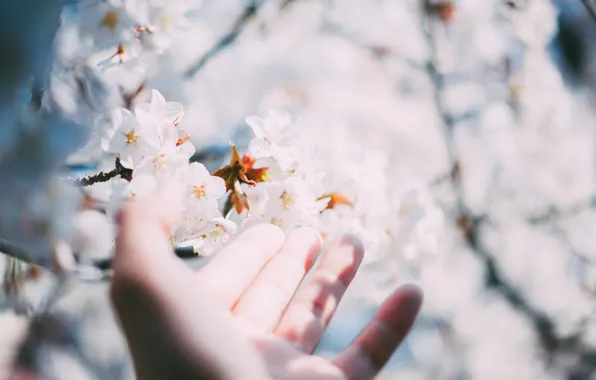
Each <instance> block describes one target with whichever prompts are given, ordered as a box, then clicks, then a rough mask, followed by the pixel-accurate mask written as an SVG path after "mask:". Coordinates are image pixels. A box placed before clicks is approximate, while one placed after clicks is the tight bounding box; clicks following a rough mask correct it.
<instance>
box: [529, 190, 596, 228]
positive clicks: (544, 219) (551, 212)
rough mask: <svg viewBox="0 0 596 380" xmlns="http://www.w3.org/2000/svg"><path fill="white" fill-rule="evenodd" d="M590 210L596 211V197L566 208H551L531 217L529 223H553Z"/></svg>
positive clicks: (593, 196)
mask: <svg viewBox="0 0 596 380" xmlns="http://www.w3.org/2000/svg"><path fill="white" fill-rule="evenodd" d="M589 209H596V195H592V196H591V197H590V198H588V199H587V200H583V201H580V202H577V203H575V204H572V205H569V206H566V207H563V206H550V207H549V208H548V209H547V210H546V211H545V212H542V213H539V214H537V215H533V216H529V217H528V218H527V221H528V223H530V224H534V225H535V224H543V223H548V222H552V221H554V220H556V219H558V218H565V217H571V216H576V215H577V214H579V213H581V212H583V211H586V210H589Z"/></svg>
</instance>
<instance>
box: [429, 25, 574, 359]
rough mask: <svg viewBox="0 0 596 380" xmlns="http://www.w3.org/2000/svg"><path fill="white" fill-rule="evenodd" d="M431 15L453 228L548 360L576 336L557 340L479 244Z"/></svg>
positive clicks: (480, 220)
mask: <svg viewBox="0 0 596 380" xmlns="http://www.w3.org/2000/svg"><path fill="white" fill-rule="evenodd" d="M433 21H435V20H433V16H432V15H431V14H429V15H428V19H427V25H426V28H424V35H425V37H426V41H427V43H428V45H429V47H430V51H431V60H430V61H429V62H428V64H427V73H428V76H429V77H430V80H431V82H432V83H433V85H434V90H435V91H434V99H435V103H436V107H437V109H438V112H439V114H440V116H441V120H442V124H443V131H444V141H445V147H446V150H447V155H448V161H449V165H450V167H451V168H452V169H451V173H450V176H449V179H450V181H451V185H452V187H453V192H454V194H455V197H456V215H457V217H456V220H457V226H458V227H459V229H460V230H461V231H462V233H463V237H464V240H465V242H466V243H467V245H468V247H469V248H470V249H471V250H472V252H473V253H474V254H475V255H476V257H478V258H479V259H480V260H481V261H482V263H483V264H484V268H485V275H486V277H485V286H486V287H487V288H488V289H492V290H494V291H495V292H496V293H497V294H499V295H501V296H502V297H503V298H504V299H505V300H506V301H507V302H508V303H509V305H510V306H511V307H512V308H513V309H515V310H517V311H518V312H519V313H520V314H522V315H524V316H525V317H526V318H527V319H528V320H529V321H530V323H531V324H532V326H533V327H534V330H535V331H536V334H537V336H538V339H539V341H540V344H541V346H542V347H543V349H544V350H545V351H546V352H547V353H548V354H549V358H550V359H552V358H553V357H554V354H555V353H556V352H557V351H559V350H562V349H566V348H568V347H569V346H570V345H575V344H576V341H577V339H578V338H577V337H575V336H573V337H571V338H560V337H559V336H558V335H557V333H556V331H555V324H554V323H553V321H552V320H551V319H550V318H549V317H548V316H547V315H546V314H545V313H544V312H542V311H541V310H539V309H538V308H536V307H534V306H533V305H532V304H531V303H530V302H529V301H528V300H527V299H526V298H525V297H524V296H523V294H522V293H521V292H520V291H519V290H518V289H517V288H516V287H515V286H514V285H513V284H511V283H510V282H509V281H508V279H507V278H506V276H505V275H504V274H503V273H502V272H501V270H500V269H499V266H498V264H497V262H496V260H495V258H494V256H493V255H492V253H491V252H490V251H489V250H488V248H487V247H486V246H485V245H484V244H483V243H482V241H481V227H482V226H483V225H484V224H485V223H486V222H487V221H490V217H489V216H488V215H474V213H473V212H472V210H471V209H470V208H469V206H468V205H467V203H466V201H465V193H464V187H463V183H462V170H461V166H460V159H459V154H458V151H457V144H456V141H455V136H454V129H455V126H456V124H457V120H456V119H454V118H452V117H450V116H449V114H448V112H447V111H446V110H445V108H444V106H443V103H442V96H443V91H444V90H445V83H446V74H443V73H441V72H440V70H439V69H438V57H437V55H436V52H437V48H436V45H435V37H434V34H433V30H432V28H433V26H434V25H433Z"/></svg>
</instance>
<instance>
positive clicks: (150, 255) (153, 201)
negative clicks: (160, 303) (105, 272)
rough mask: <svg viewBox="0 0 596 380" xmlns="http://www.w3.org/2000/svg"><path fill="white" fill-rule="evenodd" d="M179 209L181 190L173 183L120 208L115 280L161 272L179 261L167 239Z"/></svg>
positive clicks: (114, 267)
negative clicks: (136, 274)
mask: <svg viewBox="0 0 596 380" xmlns="http://www.w3.org/2000/svg"><path fill="white" fill-rule="evenodd" d="M181 207H182V186H181V185H180V184H179V183H178V182H174V181H170V182H166V183H164V184H162V185H161V186H160V187H159V188H158V189H157V190H156V191H155V192H154V193H152V194H150V195H147V196H142V197H138V198H133V199H131V200H130V201H129V202H128V203H127V204H126V205H125V206H124V207H123V209H122V211H121V212H120V213H119V214H118V220H117V221H118V225H119V231H118V236H117V238H116V251H115V256H114V262H113V270H114V276H121V275H122V276H126V275H135V273H139V272H141V274H142V273H143V272H146V271H149V273H152V272H153V271H154V270H156V271H161V270H160V268H162V265H169V264H168V263H170V262H174V261H178V260H174V259H175V256H174V255H173V250H172V246H171V245H170V244H169V242H168V238H169V236H170V234H171V230H172V227H173V225H174V224H175V223H176V222H177V221H178V219H179V217H180V210H181Z"/></svg>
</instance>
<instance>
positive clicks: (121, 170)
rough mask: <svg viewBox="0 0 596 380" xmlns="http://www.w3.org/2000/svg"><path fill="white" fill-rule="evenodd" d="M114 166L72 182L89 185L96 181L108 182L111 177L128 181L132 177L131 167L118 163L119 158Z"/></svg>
mask: <svg viewBox="0 0 596 380" xmlns="http://www.w3.org/2000/svg"><path fill="white" fill-rule="evenodd" d="M115 165H116V167H115V168H114V169H113V170H111V171H109V172H100V173H97V174H94V175H91V176H86V177H83V178H79V179H76V180H75V181H74V182H75V183H76V184H77V185H79V186H91V185H93V184H96V183H101V182H108V181H109V180H111V179H112V178H116V177H118V176H120V177H122V178H124V179H126V180H127V181H130V180H131V179H132V169H127V168H125V167H124V166H122V164H121V163H120V159H119V158H116V162H115Z"/></svg>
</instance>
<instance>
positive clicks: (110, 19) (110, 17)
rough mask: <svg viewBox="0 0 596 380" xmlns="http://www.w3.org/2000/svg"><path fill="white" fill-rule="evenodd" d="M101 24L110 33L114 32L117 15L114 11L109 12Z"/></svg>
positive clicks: (116, 24)
mask: <svg viewBox="0 0 596 380" xmlns="http://www.w3.org/2000/svg"><path fill="white" fill-rule="evenodd" d="M101 24H102V25H103V26H105V27H106V28H108V29H110V30H111V31H114V30H115V29H116V27H117V26H118V13H116V11H109V12H108V13H106V15H105V16H104V18H103V20H102V22H101Z"/></svg>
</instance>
